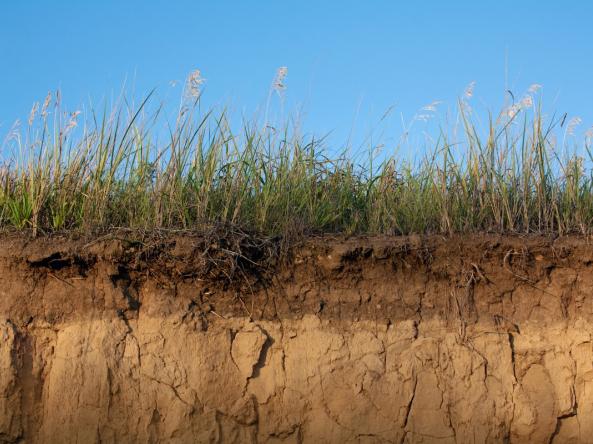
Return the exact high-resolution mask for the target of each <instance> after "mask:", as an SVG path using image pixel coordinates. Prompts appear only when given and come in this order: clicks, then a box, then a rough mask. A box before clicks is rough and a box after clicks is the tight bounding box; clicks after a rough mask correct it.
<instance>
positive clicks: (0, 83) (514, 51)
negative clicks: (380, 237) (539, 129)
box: [0, 0, 593, 143]
mask: <svg viewBox="0 0 593 444" xmlns="http://www.w3.org/2000/svg"><path fill="white" fill-rule="evenodd" d="M592 17H593V2H585V1H577V2H566V3H565V2H547V1H546V2H543V1H539V2H536V1H500V0H498V1H488V2H486V1H471V2H470V1H448V2H444V1H423V2H410V1H405V2H403V1H402V2H398V1H378V0H376V1H325V2H321V1H308V0H299V1H288V0H286V1H267V0H266V1H228V0H217V1H211V2H205V1H156V0H143V1H137V0H134V1H130V0H128V1H125V0H120V1H114V0H102V1H94V2H93V1H66V0H52V1H50V0H45V1H41V0H35V1H34V0H20V1H3V2H2V3H1V5H0V60H1V65H0V67H1V69H0V138H1V137H2V135H3V134H4V133H6V132H7V131H8V129H9V128H10V126H11V125H12V123H13V121H14V120H15V119H16V118H19V117H20V118H23V117H26V116H27V115H28V112H29V110H30V108H31V105H32V104H33V102H34V101H37V100H43V98H44V96H45V95H46V93H47V92H48V91H49V90H55V89H57V88H60V89H61V91H62V95H63V98H64V101H65V103H66V104H67V105H68V106H69V107H70V108H72V109H77V108H79V107H80V106H81V104H84V103H87V102H88V100H89V99H92V100H93V101H94V102H100V101H101V100H102V99H104V98H106V97H111V96H112V95H114V94H117V93H118V92H119V91H120V89H121V87H122V84H123V83H124V81H126V82H127V83H126V85H127V89H128V90H129V91H130V94H136V95H141V94H143V93H146V92H148V91H149V90H150V89H152V88H153V87H157V92H158V94H159V97H161V98H167V100H169V101H173V99H174V98H177V97H178V96H179V94H180V90H179V88H180V86H177V87H176V89H175V88H173V87H171V85H170V81H171V80H181V81H183V79H184V78H185V77H186V75H187V74H188V73H189V72H190V71H191V70H193V69H195V68H199V69H200V70H201V72H202V75H203V76H204V77H205V78H206V79H207V82H206V84H205V89H204V102H206V103H207V104H216V105H221V106H222V105H226V106H228V107H229V108H230V109H231V110H233V111H234V112H235V113H237V114H241V113H243V114H245V115H247V116H249V115H252V114H253V113H255V112H256V111H257V110H258V109H259V110H260V112H261V109H262V107H263V106H264V105H265V102H266V97H267V94H268V89H269V85H270V82H271V80H272V78H273V76H274V72H275V70H276V69H277V68H278V67H279V66H283V65H285V66H287V67H288V69H289V72H288V77H287V79H286V85H287V90H286V99H285V105H284V107H285V109H286V110H287V111H286V112H287V113H288V112H294V110H295V109H302V110H303V111H304V114H303V122H304V123H303V125H304V127H305V129H306V130H307V131H308V132H313V133H317V134H324V133H327V132H330V131H332V139H330V140H333V141H335V143H340V142H343V141H344V139H345V138H347V137H348V135H349V134H350V133H352V134H353V137H354V138H355V139H357V140H362V139H363V138H364V136H365V135H367V134H368V133H369V131H370V129H371V128H375V127H377V125H378V121H379V120H380V118H381V116H382V115H383V113H384V112H385V111H386V110H387V109H388V108H389V107H390V106H394V108H393V112H392V114H390V116H391V117H390V118H389V119H388V121H386V122H385V123H384V125H383V126H382V128H383V130H384V131H385V135H384V137H385V138H386V139H389V138H390V137H395V135H396V134H399V132H401V119H402V116H403V118H404V121H409V120H410V119H411V118H412V116H413V115H414V113H415V112H416V111H417V110H418V109H419V108H421V107H422V106H424V105H427V104H428V103H430V102H432V101H435V100H440V101H443V103H442V104H441V105H439V109H440V110H441V113H442V112H444V110H445V109H447V107H453V106H455V100H456V97H457V96H458V95H460V94H461V93H462V92H463V90H464V88H465V87H466V86H467V84H469V83H470V82H471V81H475V82H476V87H475V95H474V97H473V99H472V100H473V101H474V104H475V108H476V109H482V110H485V109H491V110H493V111H497V110H498V109H499V108H500V106H502V102H503V99H504V91H505V88H507V87H508V88H509V89H511V90H512V91H513V92H514V94H515V95H517V96H521V95H522V93H523V92H524V91H525V90H526V89H527V88H528V87H529V85H531V84H533V83H539V84H542V85H543V87H544V88H543V90H542V93H543V98H544V101H545V108H546V109H547V110H549V111H550V112H552V111H556V112H558V113H564V112H568V113H569V116H580V117H582V119H583V125H582V127H581V128H580V129H579V131H581V132H584V131H585V130H586V129H587V128H588V127H590V126H591V125H593V109H592V104H593V87H592V84H591V78H592V73H593V26H591V20H592ZM430 124H431V123H430V122H429V124H428V125H430ZM577 133H578V131H577Z"/></svg>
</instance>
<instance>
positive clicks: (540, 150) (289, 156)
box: [0, 82, 593, 235]
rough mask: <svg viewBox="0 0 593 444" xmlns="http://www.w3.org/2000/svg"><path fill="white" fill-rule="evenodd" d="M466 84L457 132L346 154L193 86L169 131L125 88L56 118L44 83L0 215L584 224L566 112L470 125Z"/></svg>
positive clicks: (325, 224) (566, 228) (359, 226)
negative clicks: (395, 152)
mask: <svg viewBox="0 0 593 444" xmlns="http://www.w3.org/2000/svg"><path fill="white" fill-rule="evenodd" d="M198 86H199V82H198ZM466 95H467V97H463V98H462V99H460V102H459V109H458V116H459V125H460V129H461V134H459V133H458V134H457V135H456V136H455V140H452V137H451V136H450V135H449V132H450V131H449V129H450V128H449V129H448V128H443V129H442V130H441V133H440V137H439V138H438V140H437V141H435V142H434V146H432V147H430V149H429V150H428V151H427V153H426V155H425V156H424V157H423V158H421V159H420V160H418V161H415V162H412V161H410V160H406V159H403V160H400V159H399V158H397V157H395V156H393V157H390V156H381V157H376V156H375V155H373V150H372V149H371V150H370V154H369V156H368V158H367V159H366V160H363V161H362V162H360V161H359V162H355V161H354V158H355V157H354V156H350V155H348V154H346V153H347V151H344V153H343V154H334V153H335V152H336V151H335V150H332V149H328V148H327V147H325V146H324V141H323V139H317V138H315V137H308V138H307V137H304V136H301V135H300V132H299V131H297V130H295V129H294V128H291V127H290V125H289V123H286V124H285V125H284V127H283V128H278V126H277V127H276V129H273V128H270V127H269V126H268V125H264V128H263V129H262V128H261V126H260V125H258V122H256V121H252V122H249V121H246V122H243V125H242V127H241V128H240V130H239V131H236V132H235V131H233V129H232V125H231V124H230V119H229V117H228V116H227V113H226V112H225V111H224V110H223V111H219V112H215V111H214V110H210V111H207V112H202V111H200V107H199V95H197V97H195V98H194V97H192V98H191V100H189V104H188V101H187V100H186V102H185V105H184V106H182V107H181V108H180V110H179V113H178V115H177V117H176V119H175V121H174V123H172V124H171V125H169V126H167V135H166V137H165V138H163V137H162V132H161V131H160V130H159V129H158V128H160V127H161V126H159V125H160V124H162V123H163V122H165V123H166V121H165V119H164V117H163V113H162V109H161V108H160V107H158V106H157V107H156V109H155V108H154V107H152V105H154V104H153V102H154V99H153V97H152V96H151V95H148V96H147V97H146V99H145V100H144V101H143V102H142V103H140V104H139V105H137V106H136V107H131V106H130V105H128V104H127V102H125V101H123V100H122V101H121V102H120V103H119V105H117V106H115V107H114V109H111V110H103V111H101V112H99V111H97V110H91V111H90V112H88V113H86V115H81V116H79V115H78V114H77V113H74V114H71V115H69V116H67V117H66V118H64V114H63V113H62V112H61V111H60V109H59V108H60V104H59V98H56V99H53V98H51V97H48V99H46V102H45V104H44V105H43V106H42V107H39V106H36V107H34V109H33V110H32V112H31V116H30V118H29V121H28V122H27V125H26V126H25V127H24V128H20V127H15V128H13V130H12V131H11V132H10V134H8V137H7V138H6V140H5V143H4V146H3V150H2V152H3V153H4V159H5V160H4V162H3V163H2V164H1V165H0V227H1V228H3V229H18V230H22V229H26V230H32V232H33V234H37V233H46V232H53V231H60V230H81V231H85V232H90V231H95V230H104V229H109V228H112V227H129V228H142V229H160V228H180V229H196V228H200V227H202V226H203V225H204V224H211V223H230V224H235V225H238V226H241V227H243V228H245V229H247V230H254V231H257V232H261V233H264V234H270V235H276V234H285V233H316V232H340V233H350V234H352V233H388V234H405V233H446V234H448V233H453V232H472V231H496V232H520V233H528V232H554V233H560V234H564V233H569V232H579V233H589V232H590V231H591V230H592V228H593V169H592V168H591V167H589V165H591V163H590V162H591V160H592V159H591V152H590V151H589V147H588V145H587V144H585V145H584V149H585V151H584V153H585V154H586V157H585V158H583V157H582V156H579V155H577V154H576V153H575V152H573V153H572V154H567V151H566V150H564V149H562V147H563V146H565V144H564V143H563V144H558V142H556V140H555V139H556V136H557V134H558V133H559V132H560V133H562V131H564V132H565V134H566V132H567V131H568V130H569V128H568V126H567V122H565V121H564V120H566V119H565V118H564V119H563V118H560V119H553V118H552V119H551V120H549V121H546V120H545V119H544V117H543V113H542V110H541V107H540V106H539V105H534V104H533V101H532V100H531V96H529V97H530V99H529V100H526V99H524V100H523V101H522V102H521V103H520V104H518V105H513V106H511V107H509V108H507V109H506V110H504V112H503V113H501V114H500V115H498V116H497V117H496V118H495V117H490V119H489V122H488V125H487V127H486V129H485V130H482V131H479V130H478V126H477V124H476V123H475V121H474V117H473V115H472V113H471V111H470V110H469V109H468V106H467V99H468V97H469V96H471V92H470V93H468V92H466ZM194 96H195V95H194ZM430 106H431V107H433V108H434V106H433V105H432V104H431V105H430ZM149 109H150V111H149ZM426 109H428V110H429V111H430V110H431V109H429V108H428V107H426ZM266 114H267V113H266ZM79 119H80V120H82V121H80V122H79ZM266 119H267V116H266ZM571 131H572V129H571ZM157 136H158V137H157ZM371 148H372V147H371ZM394 148H397V147H394Z"/></svg>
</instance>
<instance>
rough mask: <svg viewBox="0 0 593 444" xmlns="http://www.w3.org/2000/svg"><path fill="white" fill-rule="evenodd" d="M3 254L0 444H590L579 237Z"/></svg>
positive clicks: (586, 309) (591, 351) (10, 246)
mask: <svg viewBox="0 0 593 444" xmlns="http://www.w3.org/2000/svg"><path fill="white" fill-rule="evenodd" d="M277 251H278V248H277V246H276V245H275V243H274V242H273V241H266V242H255V241H250V240H249V239H239V240H236V239H235V240H232V239H223V238H220V239H214V240H213V239H212V238H211V237H208V238H206V237H204V236H199V235H189V234H183V235H177V236H175V235H168V236H161V237H158V238H156V237H154V238H151V239H149V240H148V239H142V240H132V239H131V236H122V235H119V236H114V235H112V236H105V237H101V238H96V239H93V240H89V239H84V240H82V239H81V240H72V239H67V238H59V237H53V238H43V239H36V240H30V239H26V238H24V237H22V236H5V237H4V238H2V239H1V240H0V442H27V443H29V442H31V443H37V442H50V443H51V442H56V443H66V442H85V443H86V442H118V443H120V442H155V443H156V442H179V443H185V442H314V443H317V442H331V443H333V442H336V443H341V442H353V443H358V442H364V443H374V442H377V443H379V442H398V443H399V442H457V443H472V442H474V443H481V442H513V443H514V442H517V443H521V442H535V443H538V442H541V443H544V442H545V443H549V442H553V443H564V442H574V443H580V442H593V345H592V335H593V246H592V245H591V243H590V242H589V240H588V239H585V238H580V237H563V238H559V239H552V238H547V237H525V238H522V237H504V236H495V235H473V236H464V237H451V238H443V237H372V238H367V237H364V238H363V237H358V238H349V239H346V238H338V237H325V238H315V239H310V240H308V241H306V242H304V243H302V244H301V245H299V246H295V247H293V248H292V249H291V251H290V253H289V254H288V255H286V256H282V257H281V258H279V256H278V254H277Z"/></svg>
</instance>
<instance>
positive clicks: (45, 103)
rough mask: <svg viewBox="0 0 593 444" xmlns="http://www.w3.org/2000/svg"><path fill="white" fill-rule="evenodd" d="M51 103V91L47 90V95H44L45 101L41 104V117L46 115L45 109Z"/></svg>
mask: <svg viewBox="0 0 593 444" xmlns="http://www.w3.org/2000/svg"><path fill="white" fill-rule="evenodd" d="M50 103H51V91H48V93H47V96H45V101H44V102H43V106H42V107H41V117H43V118H44V119H45V118H46V117H47V109H48V108H49V105H50Z"/></svg>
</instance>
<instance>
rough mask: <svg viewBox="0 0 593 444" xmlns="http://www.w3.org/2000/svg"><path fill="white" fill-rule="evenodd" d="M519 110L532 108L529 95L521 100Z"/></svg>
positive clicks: (531, 99)
mask: <svg viewBox="0 0 593 444" xmlns="http://www.w3.org/2000/svg"><path fill="white" fill-rule="evenodd" d="M520 106H521V108H531V107H532V106H533V98H532V97H531V96H530V95H526V96H525V97H523V98H522V99H521V103H520Z"/></svg>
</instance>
